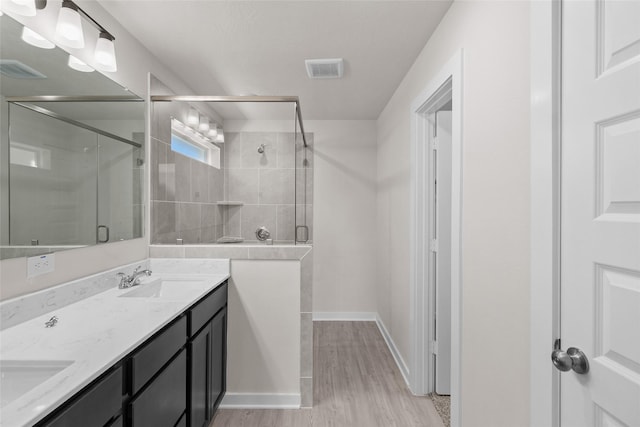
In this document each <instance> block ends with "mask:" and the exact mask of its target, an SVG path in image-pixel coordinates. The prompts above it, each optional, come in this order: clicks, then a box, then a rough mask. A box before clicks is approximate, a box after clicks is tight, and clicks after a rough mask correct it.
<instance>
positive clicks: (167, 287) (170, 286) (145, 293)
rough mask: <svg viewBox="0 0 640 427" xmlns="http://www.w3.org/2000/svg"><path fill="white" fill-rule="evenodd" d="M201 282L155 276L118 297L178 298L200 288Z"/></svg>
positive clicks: (198, 280)
mask: <svg viewBox="0 0 640 427" xmlns="http://www.w3.org/2000/svg"><path fill="white" fill-rule="evenodd" d="M203 284H204V281H203V280H202V279H162V278H155V279H152V280H149V281H147V282H144V283H142V284H140V285H136V286H134V287H133V288H131V290H130V291H128V292H125V293H123V294H122V295H119V297H124V298H163V299H176V298H178V299H179V298H181V297H184V295H185V294H188V293H190V292H193V291H200V290H202V287H203Z"/></svg>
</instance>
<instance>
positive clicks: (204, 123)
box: [198, 116, 209, 135]
mask: <svg viewBox="0 0 640 427" xmlns="http://www.w3.org/2000/svg"><path fill="white" fill-rule="evenodd" d="M198 130H199V131H200V132H202V133H203V134H204V135H206V134H207V132H209V119H208V118H206V117H204V116H200V124H199V125H198Z"/></svg>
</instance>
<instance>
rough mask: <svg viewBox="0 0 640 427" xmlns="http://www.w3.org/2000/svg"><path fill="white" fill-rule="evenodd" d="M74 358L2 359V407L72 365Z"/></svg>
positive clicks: (0, 405)
mask: <svg viewBox="0 0 640 427" xmlns="http://www.w3.org/2000/svg"><path fill="white" fill-rule="evenodd" d="M72 363H73V360H0V408H4V407H5V406H6V405H8V404H9V403H11V402H13V401H14V400H16V399H17V398H19V397H20V396H22V395H24V394H26V393H28V392H29V391H30V390H32V389H34V388H35V387H37V386H39V385H40V384H42V383H43V382H45V381H47V380H48V379H49V378H51V377H53V376H54V375H56V374H57V373H59V372H61V371H63V370H64V369H66V368H68V367H69V366H71V364H72Z"/></svg>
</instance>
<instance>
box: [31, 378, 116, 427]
mask: <svg viewBox="0 0 640 427" xmlns="http://www.w3.org/2000/svg"><path fill="white" fill-rule="evenodd" d="M122 381H123V375H122V367H120V366H118V367H116V368H113V369H112V370H110V371H109V372H107V373H106V374H105V375H103V376H102V377H100V378H99V379H98V380H97V381H95V382H94V383H93V384H91V385H89V387H87V388H85V389H84V390H83V391H82V392H80V393H79V394H78V395H77V396H75V397H73V398H72V399H71V400H70V401H69V403H68V404H66V405H64V406H63V407H61V408H60V410H58V411H56V413H54V414H52V415H51V416H50V417H49V418H48V420H45V422H44V423H41V424H40V425H42V426H47V427H75V426H86V427H93V426H95V427H103V426H105V425H108V424H110V423H111V421H112V420H114V419H115V418H117V416H118V414H120V412H121V410H122Z"/></svg>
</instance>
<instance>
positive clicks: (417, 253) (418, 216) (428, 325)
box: [409, 52, 462, 427]
mask: <svg viewBox="0 0 640 427" xmlns="http://www.w3.org/2000/svg"><path fill="white" fill-rule="evenodd" d="M461 77H462V52H460V53H458V54H457V55H456V56H454V57H453V58H452V59H451V60H450V61H449V63H447V64H446V65H445V67H444V68H443V70H442V71H441V72H440V73H439V74H438V76H437V77H436V78H434V79H433V80H432V81H431V82H430V84H429V85H428V86H427V88H426V89H425V90H424V91H423V92H422V93H421V94H420V96H418V97H417V98H416V99H415V100H414V103H413V104H412V111H411V112H412V144H411V145H412V153H411V154H412V176H411V177H412V178H411V182H412V191H411V203H412V209H411V214H412V215H411V259H410V265H411V301H412V305H411V307H412V313H411V327H412V331H411V337H412V339H411V347H412V348H411V362H410V375H409V377H410V378H409V381H410V387H411V391H412V392H413V393H414V394H419V395H427V394H431V393H436V394H437V395H450V396H451V402H450V403H451V404H450V414H445V416H446V415H450V425H451V426H454V427H457V426H459V425H461V420H460V402H461V396H460V327H461V322H460V307H461V292H460V291H461V283H462V278H461V272H460V265H461V263H460V261H461V253H460V248H461V243H460V242H461V194H462V191H461V188H462V180H461V178H462V176H461V174H462V146H461V145H462V132H461V130H462V127H461V126H462V120H461V111H462V93H461V89H462V85H461Z"/></svg>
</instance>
